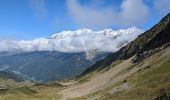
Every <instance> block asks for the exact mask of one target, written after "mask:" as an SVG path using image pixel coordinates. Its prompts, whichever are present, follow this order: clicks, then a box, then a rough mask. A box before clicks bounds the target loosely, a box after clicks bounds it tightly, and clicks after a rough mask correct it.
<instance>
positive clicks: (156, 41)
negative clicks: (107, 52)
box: [119, 13, 170, 59]
mask: <svg viewBox="0 0 170 100" xmlns="http://www.w3.org/2000/svg"><path fill="white" fill-rule="evenodd" d="M168 42H170V13H169V14H168V15H167V16H166V17H165V18H163V19H162V20H161V21H160V22H159V23H158V24H157V25H155V26H154V27H153V28H151V29H150V30H148V31H146V32H145V33H143V34H142V35H140V36H139V37H138V38H137V39H135V40H134V41H133V42H131V43H130V44H128V45H127V46H125V47H124V48H122V49H121V54H120V56H119V58H120V59H127V58H129V57H132V56H133V55H135V54H136V55H137V56H140V55H141V56H142V55H143V53H144V52H145V53H146V51H150V50H154V49H155V48H159V47H161V46H163V45H164V44H167V43H168ZM158 51H159V50H158Z"/></svg>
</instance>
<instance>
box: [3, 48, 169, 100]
mask: <svg viewBox="0 0 170 100" xmlns="http://www.w3.org/2000/svg"><path fill="white" fill-rule="evenodd" d="M122 63H123V61H116V62H113V63H112V65H111V66H110V67H109V69H103V70H98V71H96V72H93V73H91V74H89V75H87V76H86V77H82V78H80V79H77V80H76V81H78V83H76V84H80V85H81V84H85V83H87V82H89V81H91V80H92V79H93V78H95V77H96V76H98V75H101V74H104V73H108V72H109V71H110V70H112V69H113V68H114V67H117V65H120V64H122ZM134 69H135V70H136V71H135V72H134V73H133V74H131V75H130V76H128V77H127V78H125V79H124V78H122V79H121V80H120V81H117V82H116V83H114V84H112V83H109V85H108V84H107V85H108V87H106V88H105V87H103V88H102V89H100V90H98V91H96V92H94V93H90V94H89V95H86V96H82V97H78V98H72V99H70V100H87V99H89V98H90V99H95V100H150V99H153V98H154V97H156V96H158V95H159V94H160V93H159V91H160V90H161V89H169V88H170V47H169V48H167V49H166V50H163V51H161V52H160V53H158V54H156V55H154V56H152V57H149V58H147V59H145V60H144V61H142V62H141V63H138V64H131V66H129V67H126V68H125V69H123V70H122V71H120V72H119V73H118V74H116V75H115V76H114V77H113V79H112V80H114V78H117V77H121V75H126V73H129V72H130V71H132V70H134ZM5 82H6V83H5ZM0 84H7V85H9V86H11V87H13V88H11V89H10V90H8V91H6V92H0V100H53V99H54V98H55V99H54V100H62V94H60V91H61V90H62V89H65V88H67V87H61V86H58V85H57V86H55V84H54V85H49V86H48V85H46V86H44V85H36V86H35V85H34V84H31V83H28V82H26V83H16V82H13V81H12V82H11V81H10V80H8V81H3V80H1V81H0ZM124 84H128V86H127V87H126V85H125V87H124ZM74 85H75V84H74ZM20 86H22V87H20Z"/></svg>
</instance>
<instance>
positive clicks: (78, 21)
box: [0, 0, 170, 39]
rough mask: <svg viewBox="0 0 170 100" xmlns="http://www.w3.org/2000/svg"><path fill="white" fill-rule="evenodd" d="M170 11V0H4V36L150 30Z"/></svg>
mask: <svg viewBox="0 0 170 100" xmlns="http://www.w3.org/2000/svg"><path fill="white" fill-rule="evenodd" d="M169 12H170V0H12V1H11V0H1V1H0V14H1V16H0V22H1V23H0V39H35V38H38V37H49V36H51V35H52V34H54V33H58V32H60V31H63V30H77V29H81V28H90V29H92V30H102V29H104V28H112V29H116V30H117V29H121V28H128V27H132V26H136V27H139V28H140V29H143V30H147V29H149V28H151V27H152V26H153V25H155V24H156V23H157V22H158V21H159V20H160V19H161V18H162V17H164V16H165V15H166V14H167V13H169Z"/></svg>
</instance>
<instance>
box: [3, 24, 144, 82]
mask: <svg viewBox="0 0 170 100" xmlns="http://www.w3.org/2000/svg"><path fill="white" fill-rule="evenodd" d="M142 32H143V31H142V30H140V29H138V28H136V27H132V28H128V29H120V30H118V31H114V30H112V29H104V30H102V31H92V30H90V29H80V30H76V31H63V32H60V33H57V34H54V35H52V36H51V37H50V38H38V39H35V40H30V41H25V40H21V41H3V40H2V41H0V46H1V47H2V48H0V51H1V52H0V70H1V71H11V72H14V73H16V74H18V75H21V76H23V77H24V78H26V79H30V80H34V81H38V82H46V81H52V80H62V79H66V78H71V77H74V76H77V75H79V74H80V73H82V72H83V71H84V70H86V69H87V68H89V66H91V65H93V64H95V63H96V62H97V61H99V60H102V59H104V58H105V57H106V56H107V55H108V54H110V53H111V52H115V51H117V50H119V49H120V48H121V47H122V46H124V45H126V44H127V43H129V42H130V41H132V40H133V39H134V38H135V37H137V36H138V35H139V34H141V33H142Z"/></svg>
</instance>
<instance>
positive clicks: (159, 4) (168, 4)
mask: <svg viewBox="0 0 170 100" xmlns="http://www.w3.org/2000/svg"><path fill="white" fill-rule="evenodd" d="M154 6H155V8H156V9H157V10H158V11H159V12H160V13H161V14H163V15H165V14H167V13H169V12H170V0H155V1H154Z"/></svg>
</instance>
